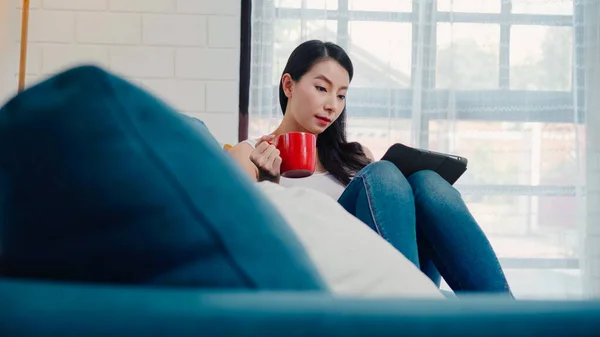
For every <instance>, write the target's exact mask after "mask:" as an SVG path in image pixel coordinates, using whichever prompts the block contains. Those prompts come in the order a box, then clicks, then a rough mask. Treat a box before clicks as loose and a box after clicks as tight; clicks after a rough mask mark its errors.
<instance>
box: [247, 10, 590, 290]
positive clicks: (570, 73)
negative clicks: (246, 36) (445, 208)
mask: <svg viewBox="0 0 600 337" xmlns="http://www.w3.org/2000/svg"><path fill="white" fill-rule="evenodd" d="M599 2H600V0H437V1H436V0H412V1H411V0H253V1H252V72H251V87H250V90H251V95H250V117H249V122H250V123H249V137H257V136H260V135H263V134H265V133H267V132H270V131H272V130H273V129H274V127H275V126H276V124H277V123H278V122H279V121H280V119H281V116H282V114H281V111H280V108H279V104H278V102H277V97H278V96H277V85H278V81H279V78H280V76H281V72H282V70H283V67H284V66H285V62H286V60H287V58H288V56H289V54H290V53H291V51H292V50H293V49H294V48H295V47H296V46H297V45H298V44H300V43H301V42H302V41H305V40H308V39H321V40H328V41H333V42H336V43H338V44H340V45H341V46H342V47H344V48H345V49H346V50H347V51H348V53H349V55H350V57H351V58H352V61H353V63H354V66H355V77H354V80H353V81H352V84H351V89H350V90H349V92H348V98H347V109H348V117H349V121H348V125H349V127H348V136H349V138H350V139H351V140H356V141H360V142H361V143H364V144H365V145H366V146H368V147H369V148H370V149H371V150H372V151H373V153H374V154H375V156H381V155H383V153H384V152H385V151H386V150H387V148H388V147H389V146H390V145H391V144H394V143H397V142H401V143H404V144H408V145H412V146H416V147H420V148H425V149H430V150H435V151H441V152H447V153H454V154H458V155H461V156H464V157H467V158H468V160H469V169H468V171H467V173H466V174H465V175H464V176H463V177H462V178H461V179H460V180H459V181H458V182H457V184H456V187H457V188H458V189H459V190H460V191H461V193H462V194H463V196H464V198H465V200H466V202H467V204H468V206H469V208H470V209H471V211H472V213H473V214H474V216H475V218H476V219H477V220H478V221H479V223H480V225H481V227H482V228H483V229H484V231H485V232H486V233H487V235H488V236H489V238H490V240H491V242H492V244H493V246H494V248H495V250H496V252H497V254H498V255H499V257H500V259H501V262H502V264H503V266H504V268H505V270H506V273H507V277H508V278H509V282H510V284H511V286H512V288H513V290H514V292H515V295H516V296H517V297H519V298H541V299H543V298H581V297H589V296H597V295H599V294H600V94H599V93H600V66H599V65H600V33H599V31H598V29H599V28H598V27H599V26H600V24H598V19H599V18H600V5H599ZM586 159H587V160H586ZM586 182H587V184H586Z"/></svg>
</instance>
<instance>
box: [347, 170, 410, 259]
mask: <svg viewBox="0 0 600 337" xmlns="http://www.w3.org/2000/svg"><path fill="white" fill-rule="evenodd" d="M338 202H339V203H340V204H341V205H342V206H343V207H344V208H345V209H346V210H347V211H348V212H350V213H351V214H354V216H356V217H357V218H358V219H360V220H361V221H362V222H364V223H365V224H367V225H368V226H369V227H371V229H373V230H374V231H376V232H377V233H378V234H379V235H380V236H381V237H383V238H384V239H385V240H387V241H388V242H389V243H390V244H392V246H394V247H395V248H396V249H398V250H399V251H400V252H401V253H402V254H404V256H406V258H408V259H409V260H410V261H412V262H413V263H414V264H415V265H416V266H417V267H419V257H418V252H417V233H416V228H415V208H414V198H413V192H412V189H411V187H410V185H409V184H408V181H407V180H406V179H405V178H404V176H403V175H402V174H401V173H400V171H399V170H398V168H396V166H395V165H394V164H392V163H390V162H387V161H379V162H375V163H372V164H370V165H368V166H367V167H365V168H364V169H363V170H361V171H360V172H359V173H358V174H357V175H356V177H354V179H353V180H352V181H351V182H350V184H348V186H347V187H346V190H345V191H344V193H343V194H342V196H341V197H340V198H339V200H338Z"/></svg>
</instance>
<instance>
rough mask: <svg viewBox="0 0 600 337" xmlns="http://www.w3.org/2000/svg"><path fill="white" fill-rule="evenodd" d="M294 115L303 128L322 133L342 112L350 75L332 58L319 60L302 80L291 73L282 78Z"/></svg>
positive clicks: (289, 107) (289, 105)
mask: <svg viewBox="0 0 600 337" xmlns="http://www.w3.org/2000/svg"><path fill="white" fill-rule="evenodd" d="M282 81H283V88H284V92H285V95H286V96H287V97H288V106H287V111H286V116H287V115H288V114H290V117H292V118H293V119H294V120H295V122H296V124H297V126H298V127H299V128H301V129H303V131H307V132H310V133H313V134H320V133H322V132H323V131H325V129H327V128H328V127H329V126H330V125H331V124H332V123H333V122H334V121H335V120H336V119H337V118H338V117H339V116H340V114H341V113H342V111H343V110H344V107H345V105H346V93H347V91H348V85H349V84H350V76H349V75H348V72H347V71H346V69H344V67H342V66H341V65H340V64H339V63H338V62H336V61H335V60H332V59H327V60H324V61H321V62H318V63H316V64H315V65H314V66H313V67H312V68H311V69H310V70H309V71H308V72H307V73H306V74H304V76H302V78H300V80H299V81H298V82H294V81H293V80H292V79H291V77H290V76H289V75H288V74H285V75H284V76H283V78H282Z"/></svg>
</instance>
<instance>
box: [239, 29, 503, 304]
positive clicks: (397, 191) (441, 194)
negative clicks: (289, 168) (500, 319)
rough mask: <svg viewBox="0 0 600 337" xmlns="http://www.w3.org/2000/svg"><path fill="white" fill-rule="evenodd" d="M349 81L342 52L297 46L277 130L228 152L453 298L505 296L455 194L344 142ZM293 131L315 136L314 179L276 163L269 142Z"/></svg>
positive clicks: (426, 175)
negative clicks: (311, 197) (350, 219)
mask: <svg viewBox="0 0 600 337" xmlns="http://www.w3.org/2000/svg"><path fill="white" fill-rule="evenodd" d="M352 76H353V65H352V62H351V60H350V58H349V57H348V55H347V54H346V53H345V51H344V50H343V49H342V48H340V47H339V46H337V45H335V44H333V43H329V42H327V43H325V42H322V41H317V40H312V41H307V42H304V43H302V44H301V45H299V46H298V47H297V48H296V49H295V50H294V51H293V52H292V54H291V55H290V58H289V60H288V62H287V65H286V67H285V69H284V71H283V75H282V77H281V82H280V85H279V102H280V105H281V109H282V111H283V114H284V117H283V120H282V122H281V124H280V125H279V126H278V127H277V128H276V129H275V130H274V131H273V132H272V133H271V134H269V135H266V136H263V137H261V138H260V139H259V140H255V141H254V140H249V141H244V142H241V143H239V144H237V145H236V146H234V147H233V148H232V149H231V150H230V153H231V154H232V155H233V157H234V158H235V159H236V160H237V161H238V162H239V163H240V164H241V165H242V167H243V168H244V170H245V171H247V172H248V173H249V174H250V176H251V177H252V178H253V179H255V180H256V181H264V180H268V181H272V182H275V183H279V184H281V185H283V186H298V185H301V186H306V187H310V188H314V189H316V190H319V191H321V192H323V193H326V194H328V195H330V196H331V197H333V198H335V199H337V200H338V202H339V203H340V204H341V205H342V206H343V207H344V208H345V209H346V210H347V211H348V212H350V213H352V214H353V215H354V216H356V217H357V218H358V219H360V220H361V221H363V222H364V223H365V224H367V225H368V226H369V227H370V228H371V229H373V230H375V231H376V232H377V233H378V234H379V235H381V236H382V237H383V238H384V239H386V240H387V241H388V242H390V243H391V244H392V245H393V246H394V247H395V248H396V249H398V250H399V251H400V252H402V253H403V254H404V255H405V256H406V257H407V258H408V259H409V260H410V261H411V262H412V263H414V264H415V265H416V266H417V267H419V268H420V269H421V270H422V271H423V272H424V273H425V274H426V275H427V276H429V278H430V279H431V280H432V281H434V282H435V283H436V284H437V285H438V286H439V283H440V274H441V276H443V277H444V279H445V280H446V282H447V283H448V285H449V286H450V287H451V288H452V289H453V290H454V291H455V292H460V291H483V292H505V293H508V294H510V289H509V286H508V284H507V281H506V278H505V276H504V273H503V271H502V269H501V267H500V264H499V262H498V259H497V257H496V255H495V253H494V251H493V249H492V247H491V245H490V244H489V242H488V240H487V238H486V236H485V234H484V233H483V231H482V230H481V228H480V227H479V226H478V224H477V223H476V221H475V219H474V218H473V217H472V215H471V214H470V212H469V210H468V209H467V207H466V205H465V203H464V201H463V200H462V198H461V196H460V194H459V193H458V191H456V190H455V189H454V188H453V187H452V186H451V185H450V184H448V183H447V182H446V181H445V180H444V179H442V178H441V177H440V176H439V175H438V174H437V173H435V172H432V171H422V172H418V173H415V174H413V175H411V176H410V177H408V178H405V177H404V176H403V175H402V173H401V172H400V171H399V170H398V169H397V168H396V166H395V165H393V164H391V163H390V162H386V161H375V160H374V158H373V155H372V153H371V151H369V149H367V148H366V147H364V146H362V145H360V144H358V143H353V142H348V141H347V140H346V135H345V131H346V130H345V121H346V108H345V102H346V93H347V91H348V88H349V85H350V81H351V80H352ZM293 131H303V132H310V133H313V134H315V135H317V136H318V137H317V153H318V158H317V168H316V173H315V174H314V175H312V176H310V177H308V178H301V179H286V178H283V177H280V171H279V169H280V164H281V158H280V157H279V152H278V150H277V149H276V148H275V146H274V145H272V144H271V143H270V141H271V140H273V139H274V138H275V137H277V136H278V135H281V134H284V133H287V132H293ZM438 271H439V272H438Z"/></svg>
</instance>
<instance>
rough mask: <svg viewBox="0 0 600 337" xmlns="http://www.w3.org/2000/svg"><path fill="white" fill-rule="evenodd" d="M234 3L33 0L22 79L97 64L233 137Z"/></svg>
mask: <svg viewBox="0 0 600 337" xmlns="http://www.w3.org/2000/svg"><path fill="white" fill-rule="evenodd" d="M6 1H12V8H13V9H14V11H13V12H12V14H11V18H12V19H14V20H11V22H12V23H11V25H12V29H11V30H12V36H14V40H15V43H14V46H13V47H14V48H12V50H11V53H12V55H8V54H6V55H5V56H6V57H2V58H0V62H2V64H0V65H1V66H2V67H0V69H15V72H14V74H11V75H7V74H3V78H9V79H10V80H9V82H12V83H10V85H9V86H10V87H11V88H14V90H16V78H17V70H18V64H17V62H18V49H19V48H18V40H19V27H20V18H21V8H20V3H21V1H17V0H6ZM240 6H241V2H240V1H238V0H220V1H214V0H126V1H124V0H32V1H31V11H30V22H29V44H28V60H27V77H26V79H27V83H26V85H27V86H30V85H32V84H34V83H35V82H36V81H39V80H42V79H44V78H46V77H48V76H51V75H52V74H54V73H56V72H58V71H61V70H64V69H66V68H69V67H71V66H74V65H78V64H96V65H99V66H102V67H104V68H106V69H109V70H111V71H113V72H116V73H118V74H120V75H122V76H124V77H126V78H127V79H129V80H131V81H132V82H133V83H135V84H137V85H140V86H142V87H144V88H146V89H148V90H149V91H151V92H152V93H154V94H155V95H157V96H158V97H160V98H161V99H163V100H165V101H166V102H167V103H169V104H171V105H172V106H173V107H175V108H176V109H178V110H179V111H181V112H184V113H187V114H191V115H194V116H198V117H200V118H202V119H203V120H204V121H205V123H206V124H207V125H208V127H209V128H210V130H211V132H212V133H213V134H214V135H215V136H216V137H217V138H218V139H219V141H221V142H228V143H234V142H236V141H237V127H238V124H237V107H238V72H239V34H240V33H239V30H240V27H239V21H240V20H239V16H240ZM5 53H6V51H5ZM13 81H14V82H13ZM5 82H6V81H4V82H3V83H2V84H4V83H5ZM3 87H6V86H4V85H3ZM14 90H12V89H11V90H8V91H9V94H14V92H11V91H14ZM4 91H5V92H0V99H2V98H4V97H5V96H4V95H6V94H7V90H4ZM6 97H10V95H7V96H6Z"/></svg>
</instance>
